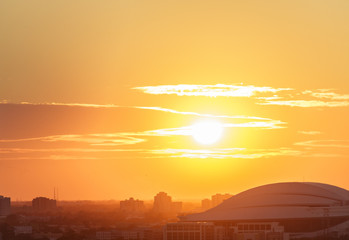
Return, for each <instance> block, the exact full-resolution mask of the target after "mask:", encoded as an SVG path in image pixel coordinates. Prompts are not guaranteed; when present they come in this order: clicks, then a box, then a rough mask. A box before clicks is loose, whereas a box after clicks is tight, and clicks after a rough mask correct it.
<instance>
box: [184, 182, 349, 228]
mask: <svg viewBox="0 0 349 240" xmlns="http://www.w3.org/2000/svg"><path fill="white" fill-rule="evenodd" d="M324 215H326V216H328V217H341V216H343V217H344V216H349V191H347V190H345V189H342V188H339V187H336V186H332V185H328V184H322V183H310V182H288V183H275V184H269V185H264V186H260V187H256V188H252V189H250V190H247V191H244V192H242V193H239V194H237V195H235V196H233V197H231V198H229V199H227V200H225V201H224V202H223V203H222V204H220V205H218V206H217V207H215V208H212V209H210V210H208V211H206V212H202V213H197V214H191V215H187V216H183V217H181V221H199V222H201V221H238V220H239V221H241V220H257V219H259V220H276V219H304V218H319V217H324Z"/></svg>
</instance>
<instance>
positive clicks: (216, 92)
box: [133, 84, 291, 97]
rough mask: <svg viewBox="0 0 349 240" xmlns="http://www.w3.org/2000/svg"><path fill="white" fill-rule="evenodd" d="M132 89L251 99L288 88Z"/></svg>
mask: <svg viewBox="0 0 349 240" xmlns="http://www.w3.org/2000/svg"><path fill="white" fill-rule="evenodd" d="M133 89H136V90H140V91H142V92H144V93H148V94H175V95H178V96H205V97H251V96H253V95H255V94H256V93H267V92H269V93H270V92H271V93H276V92H279V91H284V90H291V89H290V88H272V87H256V86H252V85H249V86H243V85H226V84H216V85H195V84H179V85H159V86H146V87H135V88H133Z"/></svg>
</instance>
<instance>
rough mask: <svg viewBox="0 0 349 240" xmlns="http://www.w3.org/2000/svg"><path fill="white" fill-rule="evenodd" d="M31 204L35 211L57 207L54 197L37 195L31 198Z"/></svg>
mask: <svg viewBox="0 0 349 240" xmlns="http://www.w3.org/2000/svg"><path fill="white" fill-rule="evenodd" d="M32 206H33V209H34V210H35V211H51V210H55V209H56V208H57V203H56V200H54V199H49V198H45V197H37V198H34V199H33V201H32Z"/></svg>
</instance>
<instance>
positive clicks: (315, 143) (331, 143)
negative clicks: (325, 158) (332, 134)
mask: <svg viewBox="0 0 349 240" xmlns="http://www.w3.org/2000/svg"><path fill="white" fill-rule="evenodd" d="M295 145H298V146H305V147H326V148H349V140H310V141H304V142H297V143H295Z"/></svg>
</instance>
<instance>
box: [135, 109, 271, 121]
mask: <svg viewBox="0 0 349 240" xmlns="http://www.w3.org/2000/svg"><path fill="white" fill-rule="evenodd" d="M134 108H139V109H148V110H155V111H162V112H169V113H175V114H183V115H191V116H198V117H208V118H228V119H255V120H271V119H270V118H262V117H254V116H241V115H236V116H229V115H213V114H207V113H196V112H182V111H177V110H173V109H169V108H162V107H134Z"/></svg>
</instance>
